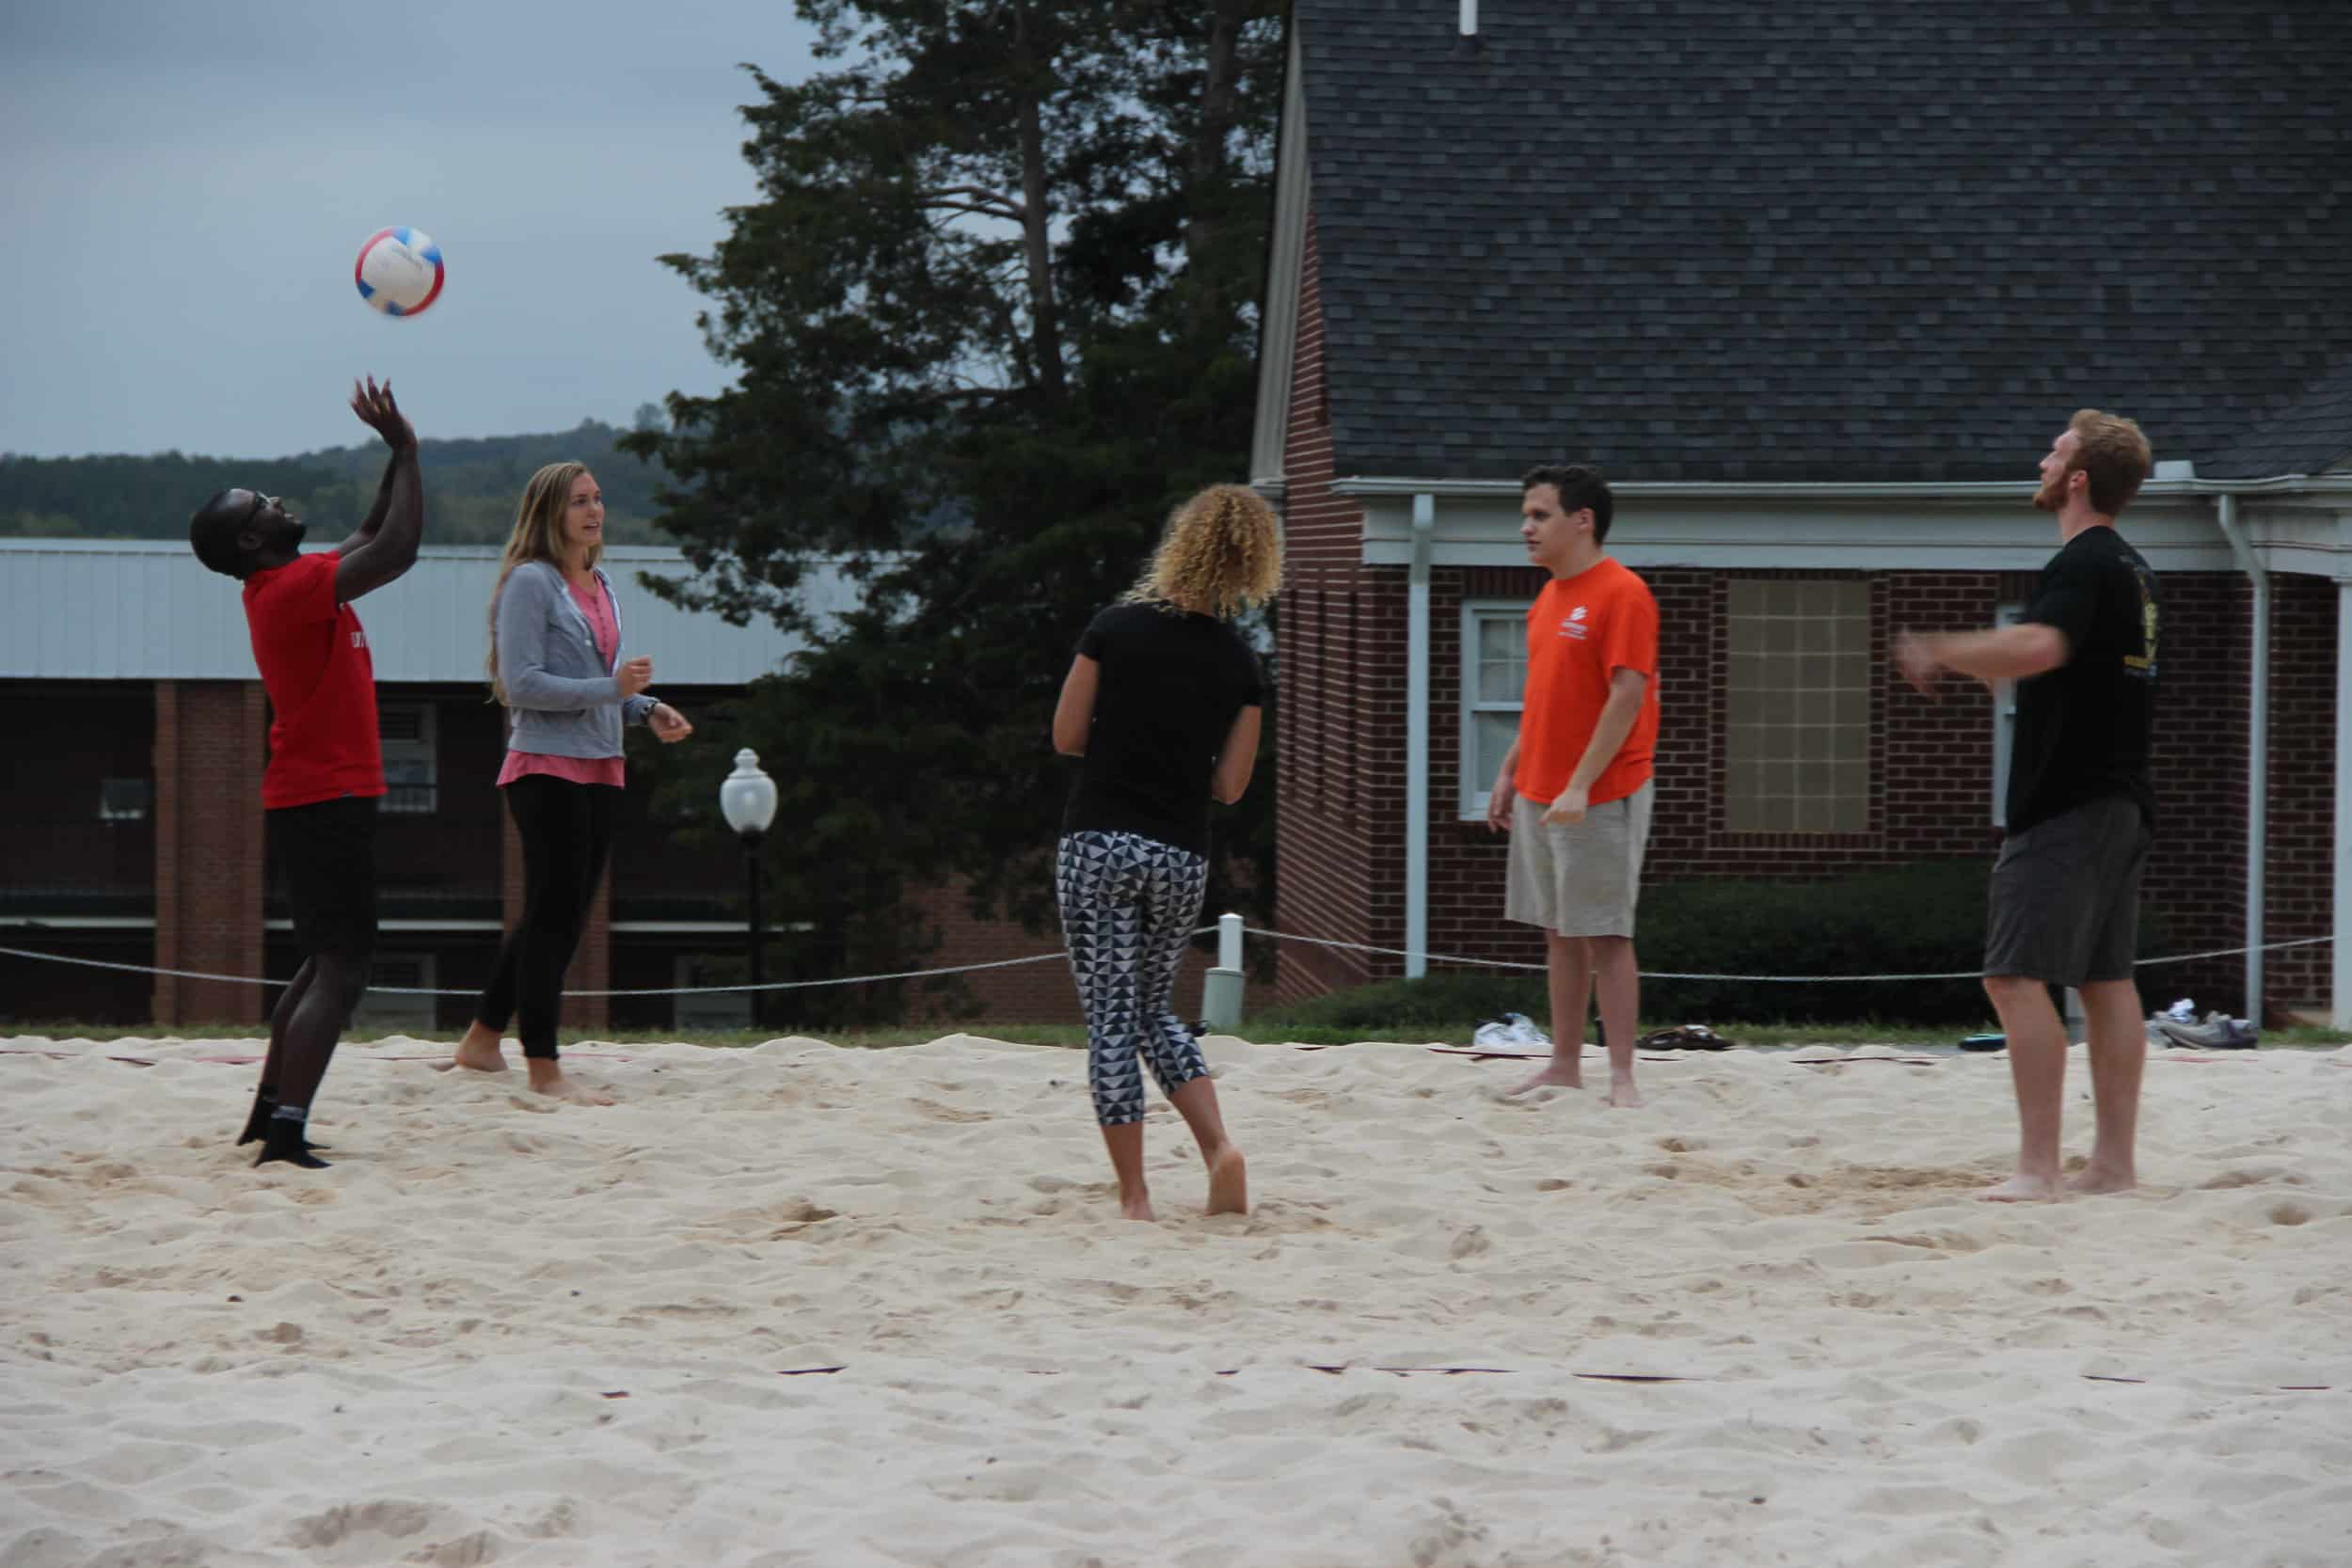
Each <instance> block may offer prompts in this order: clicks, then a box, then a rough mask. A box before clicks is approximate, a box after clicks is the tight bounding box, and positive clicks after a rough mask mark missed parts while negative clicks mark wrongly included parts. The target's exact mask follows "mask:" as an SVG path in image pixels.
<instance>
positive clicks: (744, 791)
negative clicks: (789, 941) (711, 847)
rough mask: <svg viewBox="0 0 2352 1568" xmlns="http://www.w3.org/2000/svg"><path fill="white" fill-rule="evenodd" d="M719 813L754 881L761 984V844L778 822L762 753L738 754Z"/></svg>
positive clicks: (754, 941)
mask: <svg viewBox="0 0 2352 1568" xmlns="http://www.w3.org/2000/svg"><path fill="white" fill-rule="evenodd" d="M719 810H720V812H721V813H722V814H723V816H725V817H726V819H727V826H728V827H730V828H733V829H734V830H735V832H736V835H737V836H738V837H739V838H740V839H742V841H743V868H744V870H745V872H746V873H747V874H748V875H749V877H750V879H751V892H752V902H751V930H750V933H749V935H750V938H751V959H752V984H753V985H754V986H755V987H756V986H758V985H759V984H760V982H761V975H760V973H759V967H760V966H759V956H760V955H759V943H760V929H759V841H760V840H761V839H762V838H764V837H766V836H767V833H768V824H769V823H771V822H773V821H774V820H775V819H776V781H775V780H773V779H771V778H770V777H769V776H768V775H767V773H766V772H765V771H763V770H762V769H761V768H760V766H759V753H758V752H755V751H753V750H752V749H751V748H750V747H749V746H746V747H744V748H743V749H742V750H741V751H739V752H736V753H735V771H734V772H732V773H729V774H728V775H727V776H726V777H725V778H724V779H723V780H721V781H720V783H719ZM759 998H760V993H759V991H758V990H753V991H752V993H751V1001H752V1022H753V1024H754V1025H755V1026H756V1025H757V1024H758V1022H759V1011H760V1008H759Z"/></svg>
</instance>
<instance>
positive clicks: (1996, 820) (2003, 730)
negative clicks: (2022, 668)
mask: <svg viewBox="0 0 2352 1568" xmlns="http://www.w3.org/2000/svg"><path fill="white" fill-rule="evenodd" d="M2025 618H2026V606H2025V603H2024V601H2023V600H2020V601H2018V602H2016V603H2014V604H2005V605H2002V606H2001V607H1999V608H1998V609H1997V610H1994V612H1993V624H1994V626H2016V625H2017V624H2018V623H2019V622H2021V621H2023V620H2024V619H2025ZM2016 752H2017V683H2016V682H2015V681H1994V683H1993V825H1994V827H1996V828H2006V827H2008V826H2009V768H2010V758H2011V757H2013V756H2014V755H2015V754H2016Z"/></svg>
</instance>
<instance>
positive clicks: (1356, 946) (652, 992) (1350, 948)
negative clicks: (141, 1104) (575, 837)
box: [0, 926, 2336, 996]
mask: <svg viewBox="0 0 2352 1568" xmlns="http://www.w3.org/2000/svg"><path fill="white" fill-rule="evenodd" d="M1242 929H1243V930H1244V931H1246V932H1247V933H1248V934H1249V935H1250V936H1253V937H1270V938H1272V939H1274V940H1275V941H1277V942H1306V943H1308V944H1310V945H1311V946H1315V947H1336V948H1341V949H1343V950H1345V951H1347V952H1353V953H1379V954H1384V955H1386V956H1388V957H1390V958H1413V957H1416V956H1417V955H1415V954H1414V953H1412V952H1411V951H1409V950H1407V949H1406V948H1402V947H1373V946H1369V945H1367V944H1366V943H1363V942H1338V941H1334V940H1333V939H1331V938H1329V937H1309V936H1300V935H1297V934H1296V933H1295V932H1290V931H1269V930H1265V929H1263V928H1262V927H1256V926H1245V927H1242ZM1215 931H1216V927H1214V926H1203V927H1200V929H1199V930H1197V931H1195V932H1193V933H1192V935H1193V936H1194V937H1196V938H1197V937H1205V936H1209V935H1212V934H1213V933H1215ZM2335 940H2336V939H2335V938H2334V937H2333V936H2324V937H2296V938H2294V939H2292V940H2291V941H2287V942H2265V943H2263V944H2262V946H2260V947H2259V948H2256V947H2216V948H2213V949H2211V950H2209V951H2207V952H2203V953H2175V954H2172V955H2170V956H2169V957H2166V958H2140V959H2137V960H2136V961H2135V963H2134V966H2133V967H2135V968H2147V967H2149V966H2151V965H2154V964H2184V963H2192V962H2195V961H2196V960H2198V959H2200V958H2237V957H2239V956H2241V955H2243V954H2247V953H2255V952H2262V953H2275V952H2277V951H2278V950H2279V949H2280V948H2282V947H2315V946H2318V945H2320V944H2322V943H2325V942H2333V941H2335ZM0 954H5V955H7V956H8V957H10V958H36V959H40V960H43V961H46V962H49V963H58V964H77V965H79V966H81V967H82V968H84V969H113V970H120V971H122V972H124V973H126V974H168V975H171V976H172V977H173V978H175V979H181V980H214V981H217V982H219V983H221V984H223V985H231V986H282V985H284V984H285V983H286V982H285V981H283V980H271V979H266V978H258V977H256V976H254V975H251V974H209V973H207V972H205V971H203V970H199V969H156V968H152V967H151V966H149V965H147V964H126V963H116V962H114V961H113V960H111V959H107V958H70V957H68V956H67V955H65V954H63V953H41V952H36V951H34V950H33V949H31V948H26V947H0ZM1068 956H1069V950H1068V949H1066V948H1065V949H1063V950H1061V951H1059V952H1054V953H1032V954H1030V955H1029V956H1028V957H1026V958H993V959H991V960H990V961H988V962H987V963H977V964H955V965H952V966H950V967H948V968H946V969H901V970H897V971H894V972H893V973H891V974H844V975H839V976H836V977H834V978H831V979H824V980H770V981H767V982H766V983H764V984H761V985H756V986H752V985H741V986H649V987H641V988H638V989H635V990H567V991H565V992H564V995H565V996H705V995H709V994H711V993H713V992H719V991H752V990H808V989H810V988H812V987H816V986H857V985H866V984H868V983H870V982H873V981H879V980H915V979H920V978H922V977H923V976H925V975H927V974H977V973H978V972H980V971H981V970H984V969H1011V968H1013V967H1014V966H1016V965H1019V964H1039V963H1050V962H1052V961H1053V960H1055V959H1057V958H1067V957H1068ZM1418 956H1419V957H1421V958H1426V959H1427V960H1428V961H1429V962H1431V963H1440V964H1474V965H1477V966H1479V967H1480V968H1484V969H1522V970H1533V971H1535V972H1537V973H1539V974H1540V973H1541V972H1542V970H1543V968H1544V966H1543V965H1542V964H1531V963H1518V962H1514V961H1512V960H1510V959H1506V958H1454V957H1449V956H1448V955H1446V954H1443V953H1424V954H1420V955H1418ZM1983 977H1984V976H1983V974H1982V972H1981V971H1979V970H1973V969H1972V970H1965V971H1954V972H1953V973H1950V974H1675V973H1670V972H1652V971H1647V970H1645V971H1644V972H1643V974H1642V978H1643V979H1645V980H1742V981H1768V982H1773V983H1778V984H1784V985H1808V986H1809V985H1835V984H1839V983H1843V982H1849V981H1851V982H1864V981H1872V980H1980V979H1982V978H1983ZM368 989H369V990H372V991H380V992H383V993H384V994H386V995H389V996H475V995H479V994H480V991H479V990H451V989H448V988H446V987H444V988H440V989H435V988H433V987H429V986H370V987H369V988H368Z"/></svg>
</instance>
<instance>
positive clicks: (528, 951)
mask: <svg viewBox="0 0 2352 1568" xmlns="http://www.w3.org/2000/svg"><path fill="white" fill-rule="evenodd" d="M503 793H504V794H505V796H506V809H507V810H508V811H509V812H511V813H513V814H514V817H515V828H516V832H519V833H521V834H522V840H523V917H522V920H521V921H520V922H519V923H518V924H516V927H515V928H514V929H513V930H512V931H509V932H508V933H507V935H506V942H505V944H504V945H503V946H501V948H500V949H499V966H498V968H497V969H496V970H495V971H494V972H492V974H491V975H490V983H489V985H488V986H487V987H485V989H484V990H483V992H482V1005H481V1006H479V1007H476V1008H475V1009H474V1017H475V1018H477V1019H479V1020H481V1021H482V1022H483V1023H484V1024H485V1025H486V1026H487V1027H489V1028H492V1029H496V1030H497V1031H499V1032H500V1033H501V1034H504V1033H505V1032H506V1022H507V1020H508V1019H510V1018H512V1017H514V1015H515V1011H516V1004H517V1000H518V997H517V993H518V992H519V1002H520V1006H521V1009H522V1019H523V1022H522V1029H521V1031H520V1032H521V1035H522V1041H523V1054H524V1055H526V1056H544V1057H547V1058H548V1059H549V1060H550V1061H551V1060H553V1059H554V1057H555V1026H556V1021H557V1019H558V1018H559V1017H561V1016H562V1012H563V1006H564V1000H563V998H564V971H565V970H566V969H568V968H570V967H571V962H572V954H573V952H574V951H575V950H576V949H577V948H578V947H579V946H580V927H583V926H585V925H586V924H587V922H588V904H589V901H590V900H591V899H593V898H595V897H596V879H598V878H600V877H602V876H603V875H604V863H605V859H606V857H607V856H608V855H610V854H611V853H612V814H613V810H614V808H615V807H617V806H618V805H619V804H620V800H621V792H620V791H619V790H617V789H614V788H613V787H612V785H611V784H573V783H572V782H571V781H570V780H568V779H552V778H548V776H547V775H545V774H542V773H526V774H524V775H523V776H522V777H521V778H519V779H516V781H515V782H514V783H513V784H508V785H507V786H506V787H505V789H504V791H503Z"/></svg>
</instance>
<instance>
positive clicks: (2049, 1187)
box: [1977, 1171, 2065, 1203]
mask: <svg viewBox="0 0 2352 1568" xmlns="http://www.w3.org/2000/svg"><path fill="white" fill-rule="evenodd" d="M1977 1196H1978V1197H1979V1198H1980V1199H1982V1200H1983V1201H1984V1202H1986V1203H2056V1202H2057V1201H2058V1199H2059V1198H2060V1197H2062V1196H2065V1195H2064V1194H2062V1193H2061V1192H2059V1191H2058V1180H2057V1179H2056V1178H2054V1177H2048V1176H2027V1175H2026V1174H2025V1172H2023V1171H2020V1172H2018V1173H2017V1174H2016V1175H2015V1176H2012V1177H2010V1179H2009V1180H2006V1181H2004V1182H2002V1183H2001V1184H2000V1185H1999V1186H1997V1187H1987V1188H1986V1189H1985V1190H1984V1191H1982V1192H1980V1193H1979V1194H1978V1195H1977Z"/></svg>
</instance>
